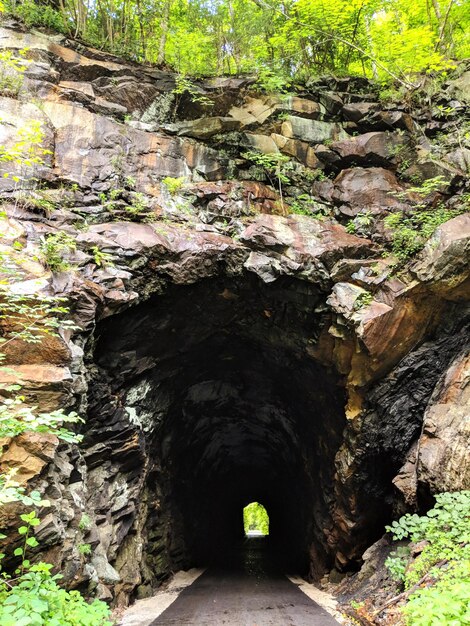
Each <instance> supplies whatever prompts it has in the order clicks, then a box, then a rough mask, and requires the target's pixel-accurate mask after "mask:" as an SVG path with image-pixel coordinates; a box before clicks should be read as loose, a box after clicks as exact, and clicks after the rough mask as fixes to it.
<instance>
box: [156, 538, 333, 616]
mask: <svg viewBox="0 0 470 626" xmlns="http://www.w3.org/2000/svg"><path fill="white" fill-rule="evenodd" d="M264 541H265V540H264V539H249V540H247V541H246V542H245V547H244V549H243V550H242V551H241V552H240V554H239V556H238V558H237V559H235V560H234V562H232V563H230V569H228V568H216V567H213V568H210V569H209V570H207V571H206V572H205V573H204V574H202V576H200V577H199V578H198V579H197V580H196V581H195V582H194V583H193V584H192V585H191V586H189V587H187V588H186V589H184V590H183V591H182V593H181V595H180V596H179V597H178V599H177V600H176V601H175V602H174V603H173V604H172V605H171V606H170V607H169V608H167V609H166V610H165V611H164V612H163V613H162V614H161V615H160V616H159V617H158V618H157V619H156V620H154V621H153V622H151V624H150V626H165V625H170V624H172V625H174V626H176V625H177V626H285V625H286V626H287V625H289V624H290V625H292V626H338V624H339V622H337V621H336V620H335V619H334V618H333V617H332V616H331V615H330V614H329V613H327V611H325V610H324V609H323V608H321V607H320V606H319V605H318V604H317V603H316V602H314V601H313V600H311V599H310V598H308V597H307V596H306V595H305V594H304V593H302V591H300V589H299V588H298V587H297V586H296V585H295V584H294V583H292V582H291V581H290V580H288V579H287V578H286V576H284V575H283V574H282V570H281V569H280V568H279V566H277V565H276V564H275V563H274V562H273V561H272V560H271V559H270V557H269V553H268V552H267V550H266V548H265V545H263V544H264Z"/></svg>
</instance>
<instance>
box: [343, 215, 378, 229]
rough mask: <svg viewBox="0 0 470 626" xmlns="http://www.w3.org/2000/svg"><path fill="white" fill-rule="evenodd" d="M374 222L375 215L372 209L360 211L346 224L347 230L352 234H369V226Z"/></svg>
mask: <svg viewBox="0 0 470 626" xmlns="http://www.w3.org/2000/svg"><path fill="white" fill-rule="evenodd" d="M373 223H374V215H373V213H372V212H371V211H364V212H361V213H358V214H357V215H356V217H354V218H353V219H352V220H350V221H349V222H348V224H347V225H346V232H347V233H349V234H350V235H355V234H356V233H357V234H361V235H368V234H369V227H370V226H372V224H373Z"/></svg>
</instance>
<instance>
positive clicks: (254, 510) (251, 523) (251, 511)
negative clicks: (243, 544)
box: [243, 502, 269, 537]
mask: <svg viewBox="0 0 470 626" xmlns="http://www.w3.org/2000/svg"><path fill="white" fill-rule="evenodd" d="M243 528H244V530H245V535H246V536H247V537H257V536H258V537H259V536H263V537H265V536H266V535H269V516H268V513H267V511H266V509H265V508H264V506H263V505H262V504H260V503H259V502H250V504H247V506H246V507H245V508H244V509H243Z"/></svg>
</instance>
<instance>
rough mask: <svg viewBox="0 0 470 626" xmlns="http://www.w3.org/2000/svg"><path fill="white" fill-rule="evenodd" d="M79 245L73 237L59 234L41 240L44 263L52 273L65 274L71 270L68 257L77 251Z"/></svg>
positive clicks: (46, 236) (62, 233)
mask: <svg viewBox="0 0 470 626" xmlns="http://www.w3.org/2000/svg"><path fill="white" fill-rule="evenodd" d="M76 247H77V244H76V242H75V240H74V239H73V237H71V235H68V234H67V233H64V232H59V233H57V234H56V235H45V236H44V237H42V238H41V243H40V250H41V254H42V256H43V259H44V263H45V264H46V265H47V267H48V268H49V269H50V270H51V272H64V271H66V270H68V269H70V267H71V266H70V263H69V262H68V260H67V256H68V255H69V254H70V253H71V252H73V251H74V250H76Z"/></svg>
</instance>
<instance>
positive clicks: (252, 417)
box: [85, 275, 375, 577]
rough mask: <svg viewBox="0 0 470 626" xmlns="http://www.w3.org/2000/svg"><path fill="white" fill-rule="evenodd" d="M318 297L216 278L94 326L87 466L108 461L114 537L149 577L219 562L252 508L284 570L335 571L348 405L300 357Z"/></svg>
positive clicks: (311, 362) (281, 285) (311, 338)
mask: <svg viewBox="0 0 470 626" xmlns="http://www.w3.org/2000/svg"><path fill="white" fill-rule="evenodd" d="M323 300H324V296H323V295H322V293H321V292H320V291H319V290H318V288H317V287H316V286H315V285H311V284H308V283H305V282H301V281H296V280H295V279H292V278H289V279H287V278H286V279H279V280H278V281H276V282H275V283H271V284H264V283H263V282H262V281H260V280H259V279H257V278H256V277H254V276H252V275H244V276H243V277H217V278H211V279H205V280H202V281H200V282H198V283H195V284H193V285H189V286H187V285H183V286H178V285H172V286H170V287H168V288H167V289H166V290H165V292H164V293H162V294H161V295H154V296H152V297H150V298H149V299H148V300H146V301H145V302H143V303H141V304H139V305H138V306H136V307H133V308H130V309H128V310H126V311H124V312H122V313H120V314H118V315H115V316H112V317H110V318H106V319H104V320H102V321H101V322H100V323H99V324H98V327H97V329H96V332H95V336H94V341H93V344H92V345H91V346H90V350H89V354H90V367H89V372H90V385H89V389H90V394H89V411H88V413H89V418H88V424H89V426H90V429H89V431H88V432H87V434H86V438H85V445H89V448H90V449H89V453H88V455H87V456H86V459H87V463H88V467H89V471H90V472H91V474H92V475H93V472H98V469H97V466H98V458H102V457H103V452H104V451H106V454H107V460H106V463H108V465H109V466H113V467H114V468H115V469H114V470H112V471H115V473H116V477H117V478H116V480H118V479H119V480H124V481H125V489H124V488H123V492H124V491H125V494H126V496H125V503H124V504H123V507H122V514H121V513H119V515H121V518H120V519H119V524H118V530H117V531H116V533H117V534H121V536H122V537H124V536H126V537H127V539H126V540H129V541H132V540H133V539H132V537H134V540H135V541H137V540H138V541H140V542H141V544H142V545H143V548H142V552H143V555H142V558H143V559H144V560H145V562H146V567H147V568H148V569H149V571H151V572H156V573H157V577H158V572H162V571H165V570H171V569H173V570H174V569H175V568H178V567H189V566H194V565H198V566H199V565H207V564H208V563H211V562H213V561H214V560H217V559H220V558H225V559H228V558H229V556H228V555H229V554H230V553H231V551H232V550H233V547H234V546H235V545H236V544H237V542H240V541H241V540H242V539H243V537H244V529H243V520H242V516H241V514H240V512H241V511H242V510H243V507H244V506H246V505H247V504H248V503H250V502H262V503H263V504H264V506H265V507H266V509H267V511H268V512H269V544H270V546H271V548H272V549H273V550H275V551H276V553H277V554H278V555H279V556H280V558H281V559H282V561H283V566H284V568H285V569H286V570H290V571H292V572H294V571H295V572H299V573H306V572H307V571H308V569H309V568H310V571H312V560H316V561H317V566H315V564H314V565H313V568H314V569H315V568H316V569H317V571H325V570H326V569H328V568H331V567H332V566H333V564H334V562H335V547H334V546H333V545H331V543H332V542H331V541H329V539H328V534H327V532H326V531H325V529H326V528H331V525H332V518H331V511H332V508H333V505H334V502H335V497H336V494H335V485H334V480H335V455H336V453H337V451H338V449H339V447H340V445H341V443H342V437H343V430H344V428H345V425H346V418H345V414H344V407H345V403H346V400H345V391H344V387H343V381H342V379H341V377H340V376H339V375H338V374H337V372H336V371H335V370H334V369H333V368H331V367H328V365H325V364H323V363H321V362H320V361H319V360H317V359H314V358H312V357H311V356H310V355H309V350H310V347H311V346H312V345H314V344H315V342H316V340H317V337H318V333H319V330H320V328H321V326H322V324H324V323H326V322H325V307H324V304H323ZM106 454H105V456H106ZM109 471H110V470H109V468H108V473H109ZM123 477H124V478H123ZM92 483H93V481H92ZM123 498H124V495H123ZM342 532H343V535H344V534H347V529H346V530H345V529H343V531H342ZM374 538H375V537H374ZM374 538H373V539H374ZM116 543H117V544H118V543H119V542H118V541H117V540H116Z"/></svg>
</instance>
